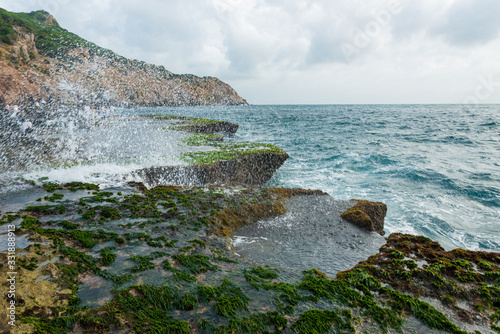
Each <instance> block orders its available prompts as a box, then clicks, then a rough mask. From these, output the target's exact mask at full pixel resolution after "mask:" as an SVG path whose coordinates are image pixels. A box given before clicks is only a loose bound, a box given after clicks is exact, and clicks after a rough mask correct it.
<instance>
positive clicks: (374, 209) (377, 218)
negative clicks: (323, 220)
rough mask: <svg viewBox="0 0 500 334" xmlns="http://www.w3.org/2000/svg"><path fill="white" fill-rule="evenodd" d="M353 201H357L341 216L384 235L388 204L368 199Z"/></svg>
mask: <svg viewBox="0 0 500 334" xmlns="http://www.w3.org/2000/svg"><path fill="white" fill-rule="evenodd" d="M353 201H356V202H357V203H356V204H355V205H354V206H353V207H351V208H350V209H348V210H347V211H345V212H344V213H342V214H341V215H340V216H341V217H342V218H343V219H345V220H347V221H348V222H351V223H353V224H354V225H356V226H359V227H361V228H363V229H365V230H368V231H374V232H377V233H378V234H380V235H384V234H385V232H384V219H385V214H386V213H387V205H385V204H384V203H380V202H371V201H367V200H358V199H353Z"/></svg>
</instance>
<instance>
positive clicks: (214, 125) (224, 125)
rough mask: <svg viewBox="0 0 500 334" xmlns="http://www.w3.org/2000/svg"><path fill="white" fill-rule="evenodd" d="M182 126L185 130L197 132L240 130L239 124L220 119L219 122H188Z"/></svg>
mask: <svg viewBox="0 0 500 334" xmlns="http://www.w3.org/2000/svg"><path fill="white" fill-rule="evenodd" d="M181 128H182V129H183V130H184V131H187V132H196V133H217V132H227V133H236V131H237V130H238V124H235V123H231V122H226V121H218V122H211V123H203V124H188V125H183V126H181Z"/></svg>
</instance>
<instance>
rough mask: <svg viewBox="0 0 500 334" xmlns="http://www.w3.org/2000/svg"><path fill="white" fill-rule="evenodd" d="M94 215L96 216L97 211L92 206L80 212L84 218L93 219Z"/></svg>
mask: <svg viewBox="0 0 500 334" xmlns="http://www.w3.org/2000/svg"><path fill="white" fill-rule="evenodd" d="M95 216H97V211H96V210H95V209H94V208H92V209H89V210H87V211H85V212H84V213H83V214H82V218H83V219H85V220H94V217H95Z"/></svg>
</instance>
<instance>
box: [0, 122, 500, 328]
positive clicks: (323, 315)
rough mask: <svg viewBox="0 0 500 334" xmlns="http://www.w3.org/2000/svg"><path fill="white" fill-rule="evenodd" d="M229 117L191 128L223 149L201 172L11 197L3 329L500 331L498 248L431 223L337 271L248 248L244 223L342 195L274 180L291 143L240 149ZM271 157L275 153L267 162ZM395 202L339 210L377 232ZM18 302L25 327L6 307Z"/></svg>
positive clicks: (202, 141) (5, 219)
mask: <svg viewBox="0 0 500 334" xmlns="http://www.w3.org/2000/svg"><path fill="white" fill-rule="evenodd" d="M179 122H180V123H176V124H174V128H175V129H177V130H178V131H184V132H186V131H189V128H190V125H193V124H195V125H196V124H197V125H199V124H200V123H207V121H202V120H200V119H186V118H183V119H180V120H179ZM212 123H213V124H216V123H217V121H214V122H212ZM223 124H224V123H221V124H220V125H211V126H205V127H204V128H203V131H206V132H208V134H202V133H200V132H199V131H198V130H197V131H195V132H194V133H192V134H191V136H192V137H190V138H188V139H187V140H188V141H189V142H190V143H191V144H193V145H201V146H202V147H204V146H205V145H210V144H212V145H215V146H213V147H212V149H213V148H218V149H219V151H218V152H219V153H217V155H215V156H214V155H213V154H212V155H210V156H206V155H203V151H200V152H201V153H200V152H198V153H197V154H198V155H197V156H188V157H187V159H191V160H192V161H193V165H191V166H184V167H183V168H187V169H186V170H187V171H188V173H189V171H190V172H192V173H195V174H196V173H199V175H201V176H200V177H199V179H200V180H201V181H203V182H201V181H200V185H189V186H179V185H176V186H172V185H165V184H163V185H155V186H150V187H146V186H145V185H144V184H138V183H131V184H129V186H128V187H122V188H111V189H100V187H99V185H95V184H85V183H78V182H73V183H67V184H53V183H44V184H40V185H39V186H34V187H33V189H32V190H30V191H29V192H28V193H27V194H25V195H23V196H21V197H20V200H19V201H17V202H16V201H15V200H13V199H11V200H10V202H4V203H1V208H2V212H1V215H2V216H1V217H2V219H1V225H0V229H1V232H0V233H1V235H2V239H7V238H8V236H9V230H15V238H14V239H15V240H16V241H15V242H16V245H17V247H16V249H15V250H14V251H13V253H14V254H15V255H14V256H15V259H14V265H15V267H14V270H15V273H16V274H15V275H14V276H15V277H14V280H15V296H11V297H12V298H10V297H9V296H8V295H7V294H4V298H2V305H1V308H0V330H2V331H10V332H12V333H84V332H93V333H134V332H135V333H137V332H146V333H330V332H342V333H364V332H368V333H376V332H380V333H387V332H388V333H396V332H418V333H440V332H449V333H466V332H476V333H477V332H481V333H495V332H497V331H498V328H499V327H498V320H499V318H500V316H499V312H498V309H499V306H500V305H499V301H500V288H499V282H500V254H498V253H486V252H473V251H467V250H460V249H458V250H453V251H450V252H446V251H444V250H443V249H442V248H441V247H440V246H439V244H437V243H435V242H433V241H431V240H430V239H428V238H425V237H422V236H411V235H402V234H391V235H390V236H389V237H388V238H387V240H386V241H385V244H384V245H383V246H382V247H381V248H380V252H378V253H377V254H366V260H365V261H362V262H360V263H359V264H358V265H356V266H355V267H354V268H352V269H350V270H347V271H342V272H340V273H338V274H337V276H336V277H329V276H327V275H325V274H324V273H322V272H321V271H319V270H317V269H314V268H307V267H306V268H302V270H294V269H289V268H286V267H283V268H275V267H269V266H265V265H262V264H258V263H255V262H253V261H250V260H248V259H245V258H243V257H241V256H239V255H238V254H236V253H235V252H234V251H233V248H232V240H231V236H232V234H233V232H234V231H235V230H237V229H238V228H240V227H243V226H251V224H254V223H255V222H257V221H261V220H263V219H271V218H273V217H279V216H282V215H285V214H286V213H287V203H289V202H290V201H291V200H294V201H295V200H298V201H302V202H304V201H305V200H304V199H305V198H310V199H314V198H330V197H329V195H327V194H325V193H323V192H321V191H318V190H303V189H286V188H268V187H263V186H262V185H261V184H262V183H263V182H265V181H266V180H267V179H268V178H269V177H270V175H272V173H274V171H275V170H276V169H277V168H278V167H279V166H280V165H281V164H282V163H283V162H284V160H286V157H287V155H286V153H284V152H282V151H279V150H278V149H277V148H274V147H265V149H267V150H268V152H267V153H262V152H261V153H258V152H256V151H258V150H256V148H255V147H253V148H250V149H249V148H248V147H247V145H245V147H244V148H243V152H245V154H244V153H235V150H236V148H239V149H241V147H240V146H238V144H237V143H225V142H224V141H221V140H220V138H218V136H217V135H214V134H213V133H212V132H213V131H212V130H211V129H213V128H216V129H220V128H222V127H223ZM231 128H234V126H233V127H231ZM197 129H199V128H197ZM226 129H227V128H226ZM214 138H218V139H215V140H214ZM218 145H219V146H218ZM220 145H230V146H224V147H222V146H220ZM256 145H257V144H256ZM269 151H270V152H269ZM207 152H212V151H210V150H209V151H207ZM280 152H282V153H280ZM200 154H201V156H200ZM272 157H275V159H277V160H276V161H275V162H273V158H272ZM268 160H269V161H271V163H270V164H268V165H265V164H263V163H264V162H265V161H268ZM200 162H202V163H200ZM250 166H253V167H254V168H257V169H249V168H250ZM156 168H157V169H155V168H152V169H151V170H149V171H144V173H148V172H149V173H151V174H152V176H151V179H154V178H155V177H156V176H155V175H165V174H168V173H170V172H172V170H169V167H168V166H166V167H162V168H160V167H156ZM177 171H178V173H179V175H180V174H181V172H183V170H177ZM210 173H213V174H210ZM259 173H260V174H259ZM252 174H254V176H251V175H252ZM255 175H259V176H255ZM163 182H165V180H161V179H159V180H157V183H163ZM152 183H154V182H152ZM179 183H181V182H180V181H179ZM332 200H333V201H335V200H334V199H332ZM305 202H307V201H305ZM311 210H314V205H312V206H311ZM385 212H386V208H385V205H383V204H382V203H372V202H369V201H363V200H356V201H353V202H352V206H351V208H349V209H348V210H347V211H345V212H344V213H342V214H339V217H337V218H336V219H339V220H342V218H341V216H342V217H345V218H346V219H348V220H351V221H352V222H353V224H352V225H351V226H352V228H353V229H359V231H362V229H363V230H364V231H371V232H369V233H372V234H373V235H377V234H375V233H378V234H383V218H384V216H385ZM360 234H361V233H360ZM4 237H5V238H4ZM346 237H348V236H346ZM378 238H381V237H380V235H378ZM1 246H2V247H4V248H3V249H4V250H3V251H2V252H1V253H0V257H1V258H2V261H1V262H0V263H1V264H0V266H1V267H0V272H1V273H2V276H3V277H7V275H8V272H10V270H13V269H11V268H9V267H8V261H7V260H12V258H10V259H9V258H8V256H9V255H11V254H9V250H8V249H7V248H6V247H5V245H1ZM350 251H351V248H349V247H346V248H345V250H344V252H350ZM11 256H12V255H11ZM270 256H272V254H270ZM339 256H341V255H339ZM10 284H11V283H10V282H9V281H5V280H4V281H3V282H2V284H1V286H0V287H1V288H2V289H3V290H4V291H6V292H7V291H8V289H9V286H10ZM12 302H13V303H14V305H15V324H16V327H12V326H10V325H9V322H8V320H9V318H8V317H7V316H8V315H9V313H8V312H9V310H8V309H7V306H9V305H11V304H10V303H12Z"/></svg>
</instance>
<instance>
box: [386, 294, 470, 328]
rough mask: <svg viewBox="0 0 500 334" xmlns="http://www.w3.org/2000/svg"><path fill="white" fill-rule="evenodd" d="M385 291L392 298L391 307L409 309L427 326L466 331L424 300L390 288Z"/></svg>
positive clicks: (400, 309)
mask: <svg viewBox="0 0 500 334" xmlns="http://www.w3.org/2000/svg"><path fill="white" fill-rule="evenodd" d="M385 293H386V294H387V295H388V296H390V297H391V299H392V300H391V301H389V304H390V305H391V307H392V308H393V309H395V310H397V311H399V312H401V311H403V310H406V311H410V312H411V313H412V314H413V315H414V316H415V317H416V318H417V319H419V320H421V321H422V322H423V323H424V324H426V325H427V326H429V328H433V329H439V330H444V331H446V332H449V333H457V334H465V333H467V332H465V331H462V330H460V328H458V327H457V326H456V325H455V324H453V323H452V322H450V321H449V320H448V319H447V318H446V317H445V316H444V315H443V314H442V313H441V312H439V311H438V310H436V309H435V308H434V307H432V306H431V305H429V304H427V303H425V302H422V301H420V300H418V299H416V298H413V297H411V296H408V295H404V294H401V293H400V292H397V291H394V290H390V289H386V290H385Z"/></svg>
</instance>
